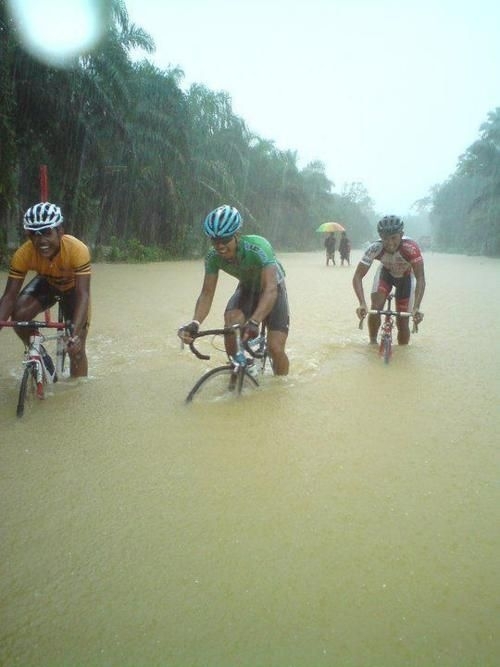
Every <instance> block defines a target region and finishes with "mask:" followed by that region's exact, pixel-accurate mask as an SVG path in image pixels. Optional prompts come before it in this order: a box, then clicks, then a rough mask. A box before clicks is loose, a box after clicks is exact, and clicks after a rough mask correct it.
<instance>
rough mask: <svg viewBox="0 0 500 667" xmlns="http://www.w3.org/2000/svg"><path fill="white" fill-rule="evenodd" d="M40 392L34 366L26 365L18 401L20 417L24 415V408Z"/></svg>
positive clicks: (17, 412)
mask: <svg viewBox="0 0 500 667" xmlns="http://www.w3.org/2000/svg"><path fill="white" fill-rule="evenodd" d="M38 394H39V390H38V385H37V381H36V370H35V369H33V367H32V366H26V367H25V369H24V373H23V377H22V379H21V387H20V388H19V400H18V402H17V410H16V414H17V416H18V417H22V416H23V415H24V408H25V406H26V405H29V404H31V403H33V402H34V401H35V399H36V398H37V395H38Z"/></svg>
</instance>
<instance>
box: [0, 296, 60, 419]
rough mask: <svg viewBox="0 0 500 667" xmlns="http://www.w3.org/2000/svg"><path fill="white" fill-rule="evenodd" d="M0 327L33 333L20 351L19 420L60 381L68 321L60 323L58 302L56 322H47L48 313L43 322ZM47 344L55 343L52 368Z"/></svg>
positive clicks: (19, 323) (9, 322)
mask: <svg viewBox="0 0 500 667" xmlns="http://www.w3.org/2000/svg"><path fill="white" fill-rule="evenodd" d="M0 326H1V327H16V328H20V329H32V330H33V331H32V333H31V334H30V337H29V342H28V344H27V345H26V346H25V350H24V359H23V371H22V377H21V385H20V387H19V398H18V402H17V408H16V415H17V416H18V417H22V416H23V415H24V410H25V407H26V406H27V405H29V404H32V403H34V402H35V400H37V399H38V400H43V399H44V398H45V397H46V393H47V387H48V385H51V384H54V383H55V382H57V380H58V379H59V378H61V377H62V375H63V373H64V366H65V360H66V342H65V339H66V337H67V336H69V335H70V333H71V324H70V322H69V321H68V322H65V321H64V317H63V312H62V307H61V302H60V301H58V316H57V321H55V320H51V319H50V311H49V310H48V311H46V312H45V319H44V320H27V321H16V320H8V321H6V322H2V321H0ZM41 329H55V333H54V334H51V335H44V334H42V333H41V331H40V330H41ZM49 341H55V353H56V362H55V364H54V361H53V360H52V357H51V356H50V354H49V353H48V352H47V350H46V348H45V345H44V343H46V342H49Z"/></svg>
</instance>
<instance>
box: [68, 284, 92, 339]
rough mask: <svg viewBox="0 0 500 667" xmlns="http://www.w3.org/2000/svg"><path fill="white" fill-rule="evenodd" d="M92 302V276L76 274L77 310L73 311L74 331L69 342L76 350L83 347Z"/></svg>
mask: <svg viewBox="0 0 500 667" xmlns="http://www.w3.org/2000/svg"><path fill="white" fill-rule="evenodd" d="M89 303H90V276H89V275H85V276H75V311H74V313H73V321H72V325H73V327H72V332H71V337H70V339H69V341H68V342H69V343H70V345H71V346H73V350H74V351H75V352H79V351H80V349H81V347H82V339H84V338H85V334H86V324H87V322H88V314H89Z"/></svg>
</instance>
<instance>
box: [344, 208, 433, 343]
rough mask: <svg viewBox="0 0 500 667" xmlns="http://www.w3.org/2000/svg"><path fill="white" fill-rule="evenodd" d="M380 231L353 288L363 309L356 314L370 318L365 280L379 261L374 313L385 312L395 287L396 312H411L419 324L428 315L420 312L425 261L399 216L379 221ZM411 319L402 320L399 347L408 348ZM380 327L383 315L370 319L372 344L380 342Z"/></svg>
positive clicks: (369, 328)
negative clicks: (378, 334)
mask: <svg viewBox="0 0 500 667" xmlns="http://www.w3.org/2000/svg"><path fill="white" fill-rule="evenodd" d="M377 231H378V233H379V234H380V239H379V240H378V241H375V242H374V243H372V244H371V245H370V246H369V247H368V248H367V249H366V251H365V253H364V255H363V257H362V258H361V260H360V262H359V264H358V266H357V268H356V271H355V273H354V277H353V279H352V286H353V288H354V292H355V294H356V296H357V297H358V301H359V308H357V310H356V313H357V315H358V317H359V318H360V319H363V318H364V317H366V315H367V312H368V307H367V305H366V301H365V295H364V291H363V278H364V277H365V275H366V274H367V272H368V270H369V268H370V266H371V265H372V263H373V261H374V260H375V259H376V260H378V261H379V262H380V266H379V268H378V270H377V273H376V274H375V278H374V281H373V287H372V292H371V310H381V309H382V308H383V307H384V303H385V300H386V298H387V295H388V294H389V292H390V291H391V289H392V287H393V286H394V287H395V288H396V310H398V311H401V312H411V313H412V316H413V319H414V321H415V323H416V324H418V323H419V322H421V321H422V319H423V317H424V315H423V313H421V312H420V304H421V302H422V297H423V296H424V291H425V273H424V260H423V257H422V253H421V251H420V248H419V246H418V244H417V243H416V242H415V241H413V239H410V238H408V237H407V236H404V235H403V234H404V224H403V221H402V220H401V218H398V217H397V216H395V215H386V216H385V217H383V218H382V219H381V220H379V222H378V225H377ZM408 319H409V318H408V317H398V318H397V320H396V324H397V328H398V343H399V345H407V344H408V342H409V340H410V326H409V322H408ZM379 327H380V316H379V315H369V316H368V331H369V334H370V343H373V344H376V343H377V333H378V330H379Z"/></svg>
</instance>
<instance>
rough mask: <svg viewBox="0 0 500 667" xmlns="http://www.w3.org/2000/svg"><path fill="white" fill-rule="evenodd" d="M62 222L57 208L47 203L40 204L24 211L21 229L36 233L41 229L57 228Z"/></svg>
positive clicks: (59, 210)
mask: <svg viewBox="0 0 500 667" xmlns="http://www.w3.org/2000/svg"><path fill="white" fill-rule="evenodd" d="M63 220H64V218H63V216H62V213H61V209H60V208H59V206H56V205H55V204H51V203H50V202H48V201H46V202H40V204H35V205H34V206H32V207H31V208H29V209H28V210H27V211H26V213H25V214H24V218H23V227H24V229H26V230H28V231H31V232H37V231H40V230H42V229H50V228H52V227H59V225H62V223H63Z"/></svg>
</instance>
